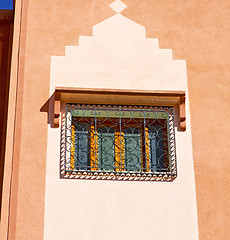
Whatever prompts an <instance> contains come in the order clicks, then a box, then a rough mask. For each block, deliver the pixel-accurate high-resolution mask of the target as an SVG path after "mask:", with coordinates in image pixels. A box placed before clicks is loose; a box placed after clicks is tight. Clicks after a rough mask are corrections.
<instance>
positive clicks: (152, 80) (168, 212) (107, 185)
mask: <svg viewBox="0 0 230 240" xmlns="http://www.w3.org/2000/svg"><path fill="white" fill-rule="evenodd" d="M50 84H51V87H50V96H51V95H52V94H53V92H54V90H55V87H61V86H64V87H81V88H89V87H90V88H106V89H109V88H110V89H111V88H113V89H129V90H130V91H132V89H138V90H184V91H186V92H187V97H186V98H187V101H188V89H187V72H186V64H185V61H179V60H173V59H172V52H171V50H166V49H164V50H162V49H159V46H158V39H147V38H146V36H145V28H144V27H143V26H140V25H139V24H137V23H135V22H133V21H131V20H129V19H128V18H126V17H124V16H122V15H120V14H116V15H114V16H112V17H111V18H109V19H106V20H105V21H103V22H101V23H99V24H97V25H95V26H94V27H93V32H92V37H83V36H82V37H80V41H79V46H72V47H68V46H67V47H66V52H65V56H62V57H61V56H58V57H55V56H54V57H52V61H51V81H50ZM63 107H64V106H63ZM63 112H65V110H64V109H63ZM63 115H64V113H63ZM189 116H190V115H189V104H188V103H187V131H186V132H178V131H177V130H176V155H177V163H178V178H177V179H176V180H175V181H174V182H169V183H162V182H149V183H144V182H124V181H120V182H119V181H115V182H113V181H97V180H91V181H84V180H69V179H64V180H63V179H62V180H61V179H59V178H60V177H59V172H60V170H59V164H58V162H59V161H60V152H61V151H60V129H52V128H50V127H49V128H48V145H47V152H48V156H47V171H46V198H45V238H44V239H46V240H48V239H65V240H68V239H70V238H71V237H72V234H73V233H72V231H70V229H73V231H74V232H77V236H75V237H73V238H74V239H77V238H80V239H83V240H88V239H92V238H93V239H98V240H99V239H124V238H125V239H127V240H129V239H130V240H131V239H140V238H144V239H149V240H150V239H152V238H153V236H155V237H156V238H161V239H164V240H174V239H175V240H178V239H188V240H189V239H191V240H197V239H198V225H197V214H196V213H197V211H196V197H195V179H194V171H193V159H192V143H191V127H190V117H189ZM57 209H58V211H57ZM162 232H164V235H163V236H162Z"/></svg>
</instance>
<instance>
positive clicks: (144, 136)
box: [141, 127, 151, 172]
mask: <svg viewBox="0 0 230 240" xmlns="http://www.w3.org/2000/svg"><path fill="white" fill-rule="evenodd" d="M141 146H142V151H141V168H142V171H146V172H150V166H151V165H150V142H149V131H148V128H147V127H145V129H144V130H143V132H142V133H141Z"/></svg>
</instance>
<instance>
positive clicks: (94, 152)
mask: <svg viewBox="0 0 230 240" xmlns="http://www.w3.org/2000/svg"><path fill="white" fill-rule="evenodd" d="M90 167H91V168H90V169H91V171H96V170H98V135H97V132H95V127H94V126H90Z"/></svg>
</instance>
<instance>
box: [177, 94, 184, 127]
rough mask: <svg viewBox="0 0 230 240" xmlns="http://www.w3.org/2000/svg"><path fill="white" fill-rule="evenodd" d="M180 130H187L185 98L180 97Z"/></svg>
mask: <svg viewBox="0 0 230 240" xmlns="http://www.w3.org/2000/svg"><path fill="white" fill-rule="evenodd" d="M179 116H180V128H179V129H178V130H180V131H185V130H186V112H185V96H182V97H180V114H179Z"/></svg>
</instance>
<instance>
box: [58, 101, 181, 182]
mask: <svg viewBox="0 0 230 240" xmlns="http://www.w3.org/2000/svg"><path fill="white" fill-rule="evenodd" d="M174 129H175V127H174V108H173V107H158V106H154V107H153V106H149V107H148V106H116V105H115V106H111V105H84V104H66V111H65V112H64V113H62V123H61V161H60V176H61V178H63V179H95V180H125V181H173V180H174V179H175V178H176V176H177V167H176V149H175V130H174Z"/></svg>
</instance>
